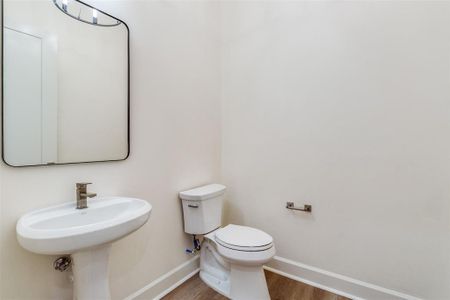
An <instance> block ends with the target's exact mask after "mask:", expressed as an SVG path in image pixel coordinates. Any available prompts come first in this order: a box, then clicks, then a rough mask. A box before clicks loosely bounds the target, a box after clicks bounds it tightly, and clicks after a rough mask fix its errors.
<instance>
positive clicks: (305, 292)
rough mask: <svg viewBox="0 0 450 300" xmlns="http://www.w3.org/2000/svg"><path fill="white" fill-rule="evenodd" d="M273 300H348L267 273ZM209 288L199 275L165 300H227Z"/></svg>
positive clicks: (164, 299)
mask: <svg viewBox="0 0 450 300" xmlns="http://www.w3.org/2000/svg"><path fill="white" fill-rule="evenodd" d="M265 273H266V280H267V286H268V287H269V293H270V298H271V299H272V300H348V298H345V297H342V296H338V295H335V294H333V293H330V292H327V291H324V290H321V289H318V288H315V287H313V286H310V285H307V284H304V283H301V282H298V281H295V280H292V279H289V278H286V277H284V276H281V275H278V274H275V273H272V272H268V271H265ZM227 299H228V298H226V297H224V296H222V295H220V294H218V293H216V292H215V291H214V290H213V289H211V288H210V287H208V286H207V285H206V284H205V283H204V282H203V281H202V280H201V279H200V277H199V276H198V274H197V275H195V276H194V277H192V278H190V279H189V280H187V281H186V282H185V283H183V284H182V285H180V286H179V287H177V288H176V289H175V290H173V291H172V292H171V293H169V294H168V295H167V296H165V297H164V298H163V300H227Z"/></svg>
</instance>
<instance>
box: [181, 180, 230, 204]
mask: <svg viewBox="0 0 450 300" xmlns="http://www.w3.org/2000/svg"><path fill="white" fill-rule="evenodd" d="M226 188H227V187H226V186H224V185H222V184H217V183H213V184H208V185H204V186H200V187H197V188H195V189H191V190H187V191H184V192H180V198H181V199H182V200H197V201H198V200H207V199H211V198H214V197H217V196H220V195H222V194H224V193H225V190H226Z"/></svg>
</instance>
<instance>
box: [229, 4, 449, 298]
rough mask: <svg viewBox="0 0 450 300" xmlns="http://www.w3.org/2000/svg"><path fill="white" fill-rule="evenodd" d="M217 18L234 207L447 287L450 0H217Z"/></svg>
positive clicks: (375, 268)
mask: <svg viewBox="0 0 450 300" xmlns="http://www.w3.org/2000/svg"><path fill="white" fill-rule="evenodd" d="M222 30H223V32H222V33H223V49H222V50H223V52H222V54H223V57H222V67H223V73H222V76H223V85H222V93H223V95H222V97H223V98H222V114H223V123H222V131H223V139H222V143H223V147H222V150H223V152H222V167H223V182H224V183H225V184H226V185H227V186H228V187H229V195H228V200H229V203H228V204H229V205H228V219H229V220H230V221H232V222H237V223H243V224H247V225H250V226H255V227H258V228H261V229H263V230H265V231H267V232H269V233H270V234H272V235H273V236H274V238H275V243H276V246H277V252H278V255H280V256H282V257H285V258H289V259H292V260H295V261H299V262H302V263H305V264H308V265H312V266H315V267H318V268H321V269H325V270H328V271H333V272H337V273H340V274H343V275H347V276H350V277H353V278H356V279H360V280H364V281H366V282H369V283H373V284H377V285H380V286H383V287H386V288H390V289H394V290H397V291H400V292H404V293H408V294H411V295H415V296H418V297H424V298H426V299H450V284H449V282H450V234H449V233H450V201H449V197H450V185H449V182H450V138H449V132H450V122H449V120H450V100H449V99H450V88H449V83H450V43H449V37H450V2H444V1H443V2H434V1H414V2H410V1H335V2H329V1H327V2H318V1H317V2H316V1H297V2H294V1H291V2H282V1H265V2H263V1H238V2H222ZM286 201H294V202H295V203H296V204H297V205H302V204H305V203H310V204H312V206H313V213H312V215H307V214H303V213H293V212H291V211H288V210H286V209H285V208H284V206H285V203H286Z"/></svg>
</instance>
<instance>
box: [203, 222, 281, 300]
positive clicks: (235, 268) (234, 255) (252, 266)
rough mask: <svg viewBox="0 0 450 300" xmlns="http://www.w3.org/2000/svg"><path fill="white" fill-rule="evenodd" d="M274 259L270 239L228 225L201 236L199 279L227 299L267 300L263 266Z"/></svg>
mask: <svg viewBox="0 0 450 300" xmlns="http://www.w3.org/2000/svg"><path fill="white" fill-rule="evenodd" d="M274 255H275V246H274V245H273V239H272V237H271V236H270V235H268V234H267V233H265V232H263V231H261V230H258V229H255V228H251V227H247V226H239V225H234V224H230V225H227V226H225V227H223V228H219V229H217V230H214V231H213V232H211V233H208V234H207V235H205V236H204V240H203V243H202V249H201V254H200V278H201V279H202V280H203V281H204V282H205V283H206V284H208V285H209V286H210V287H211V288H213V289H214V290H216V291H217V292H219V293H220V294H222V295H224V296H226V297H228V298H231V299H236V300H244V299H246V300H251V299H255V300H256V299H258V300H260V299H261V300H263V299H270V296H269V292H268V289H267V283H266V278H265V276H264V270H263V265H264V264H265V263H267V262H268V261H270V260H271V259H272V257H273V256H274Z"/></svg>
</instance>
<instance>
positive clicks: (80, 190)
mask: <svg viewBox="0 0 450 300" xmlns="http://www.w3.org/2000/svg"><path fill="white" fill-rule="evenodd" d="M88 184H91V183H90V182H85V183H77V209H83V208H87V207H88V205H87V198H92V197H95V196H97V194H96V193H88V192H87V185H88Z"/></svg>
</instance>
